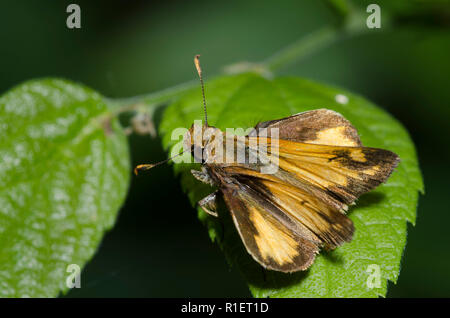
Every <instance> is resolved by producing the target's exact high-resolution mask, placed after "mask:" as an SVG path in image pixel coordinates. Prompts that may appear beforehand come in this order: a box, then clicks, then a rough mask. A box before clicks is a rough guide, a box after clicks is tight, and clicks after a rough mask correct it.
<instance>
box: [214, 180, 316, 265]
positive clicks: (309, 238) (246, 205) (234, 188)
mask: <svg viewBox="0 0 450 318" xmlns="http://www.w3.org/2000/svg"><path fill="white" fill-rule="evenodd" d="M221 191H222V193H223V196H224V201H225V203H226V205H227V207H228V209H229V210H230V212H231V215H232V219H233V222H234V224H235V226H236V228H237V230H238V232H239V235H240V236H241V239H242V241H243V243H244V245H245V247H246V249H247V251H248V253H249V254H250V255H252V257H253V258H254V259H255V260H256V261H257V262H258V263H260V264H261V265H262V266H263V267H265V268H267V269H271V270H277V271H281V272H295V271H299V270H305V269H307V268H308V267H309V266H311V264H312V263H313V262H314V258H315V255H316V254H317V253H318V251H319V249H318V245H319V244H320V240H319V239H318V238H317V237H316V236H315V235H314V234H313V233H312V232H311V231H309V230H308V229H307V228H306V227H304V226H303V225H302V224H301V223H299V222H297V221H296V220H295V219H293V218H292V217H291V216H290V215H289V214H286V213H284V212H283V211H282V210H280V209H279V208H278V207H277V206H276V205H274V204H273V203H272V202H271V201H270V200H267V198H266V197H265V196H264V195H263V194H262V193H260V192H259V191H257V190H255V189H253V188H251V187H250V186H249V184H246V183H245V182H240V181H238V180H236V179H234V178H228V180H227V183H224V184H222V186H221Z"/></svg>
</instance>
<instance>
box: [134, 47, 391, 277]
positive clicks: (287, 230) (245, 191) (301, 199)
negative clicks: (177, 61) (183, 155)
mask: <svg viewBox="0 0 450 318" xmlns="http://www.w3.org/2000/svg"><path fill="white" fill-rule="evenodd" d="M194 62H195V66H196V68H197V72H198V75H199V78H200V82H201V88H202V95H203V106H204V114H205V123H204V124H203V125H200V126H199V125H195V124H193V125H192V126H191V128H190V129H189V131H188V132H187V133H186V136H185V138H184V142H185V146H186V149H188V151H190V152H191V153H192V154H193V156H194V158H196V160H197V161H199V162H202V168H201V170H192V171H191V172H192V174H193V176H194V177H195V178H196V179H198V180H199V181H201V182H204V183H207V184H210V185H212V186H215V187H217V191H215V192H213V193H211V194H210V195H208V196H206V197H205V198H204V199H202V200H200V201H199V202H198V204H199V206H200V207H201V208H202V209H203V210H204V211H205V212H206V213H208V214H210V215H212V216H215V217H218V213H217V209H218V204H217V203H218V199H219V197H220V196H222V197H223V200H224V201H225V204H226V206H227V208H228V210H229V212H230V213H231V216H232V219H233V222H234V224H235V226H236V229H237V231H238V233H239V235H240V237H241V239H242V242H243V244H244V245H245V248H246V250H247V252H248V253H249V254H250V255H251V256H252V257H253V259H254V260H255V261H257V262H258V263H259V264H260V265H261V266H263V267H264V268H266V269H270V270H275V271H280V272H296V271H303V270H306V269H308V268H309V267H310V266H311V265H312V264H313V262H314V259H315V257H316V255H317V254H318V253H319V251H320V249H321V248H326V249H328V250H332V249H335V248H337V247H339V246H341V245H342V244H343V243H345V242H349V241H351V240H352V236H353V233H354V231H355V228H354V225H353V222H352V221H351V219H350V218H348V217H347V216H346V211H347V210H348V207H349V205H352V204H354V202H355V200H356V199H357V198H358V197H359V196H361V195H362V194H363V193H366V192H368V191H370V190H372V189H374V188H376V187H377V186H378V185H380V184H381V183H383V182H385V181H386V180H387V179H388V178H389V176H390V175H391V173H392V172H393V170H394V168H395V167H396V166H397V165H398V163H399V157H398V155H396V154H395V153H393V152H391V151H389V150H384V149H378V148H370V147H364V146H363V145H362V143H361V140H360V138H359V136H358V132H357V130H356V129H355V127H353V125H352V124H351V123H350V122H349V121H348V120H346V119H345V118H344V117H343V116H342V115H340V114H339V113H337V112H335V111H332V110H328V109H317V110H312V111H306V112H303V113H299V114H295V115H292V116H289V117H286V118H282V119H276V120H271V121H266V122H260V123H258V124H257V125H256V126H255V127H254V128H253V129H252V130H251V131H250V132H249V133H248V134H247V135H246V136H243V137H239V136H228V135H227V134H225V133H223V132H222V131H220V130H219V129H217V128H215V127H213V126H209V125H208V119H207V113H206V100H205V93H204V83H203V78H202V70H201V67H200V62H199V55H197V56H195V58H194ZM274 107H276V105H274ZM199 131H200V134H199V133H198V132H199ZM196 132H197V135H200V136H201V138H197V137H196V136H195V135H196ZM207 132H209V133H207ZM230 144H231V145H233V147H231V150H229V149H227V148H226V147H225V146H224V145H230ZM261 145H262V146H261ZM261 147H262V148H264V150H265V151H261V149H262V148H261ZM219 150H220V151H219ZM239 152H240V153H243V155H244V159H243V160H237V159H236V158H237V156H238V153H239ZM219 153H220V154H221V155H220V156H219V155H218V154H219ZM224 156H225V157H227V160H223V158H224ZM252 156H253V159H255V158H256V159H255V160H250V159H249V158H252ZM229 157H230V158H231V160H228V158H229ZM168 160H170V159H168ZM166 161H167V160H165V161H164V162H166ZM161 163H162V162H161ZM158 164H160V163H158ZM158 164H144V165H138V166H137V167H136V169H135V172H136V173H137V172H138V171H141V170H147V169H150V168H152V167H154V166H156V165H158ZM274 167H275V169H269V168H274ZM265 170H266V171H268V172H267V173H265V172H264V171H265Z"/></svg>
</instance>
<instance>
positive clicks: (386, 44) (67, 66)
mask: <svg viewBox="0 0 450 318" xmlns="http://www.w3.org/2000/svg"><path fill="white" fill-rule="evenodd" d="M370 2H371V1H357V3H358V7H359V8H360V10H361V13H363V14H365V15H368V14H367V13H365V6H366V5H367V4H368V3H370ZM69 3H73V1H23V0H20V1H5V0H4V1H2V2H1V3H0V43H1V44H0V45H1V57H2V58H1V59H0V70H1V71H0V91H1V92H2V93H3V92H5V91H7V90H8V89H9V88H11V87H12V86H14V85H17V84H19V83H21V82H22V81H25V80H27V79H30V78H36V77H46V76H52V77H53V76H56V77H64V78H68V79H71V80H75V81H79V82H81V83H84V84H86V85H88V86H90V87H92V88H94V89H96V90H98V91H99V92H101V93H102V94H104V95H105V96H108V97H127V96H133V95H136V94H143V93H148V92H152V91H157V90H160V89H164V88H167V87H170V86H173V85H176V84H178V83H182V82H185V81H189V80H192V79H195V78H196V74H195V71H194V68H193V65H192V57H193V56H194V54H196V53H201V54H202V65H203V68H204V72H205V75H206V77H208V76H211V75H214V74H219V73H220V72H221V71H222V69H223V67H224V66H226V65H229V64H231V63H235V62H240V61H253V62H258V61H261V60H263V59H265V58H266V57H268V56H270V55H272V54H274V53H275V52H277V51H278V50H280V49H282V48H283V47H285V46H286V45H289V44H290V43H292V42H293V41H296V40H297V39H299V38H300V37H302V36H306V35H308V34H310V33H311V32H313V31H314V30H317V29H319V28H321V27H323V26H326V25H332V24H333V23H336V22H337V20H338V19H337V17H336V14H335V12H334V11H333V10H332V9H330V7H329V6H328V5H327V4H326V3H325V1H317V0H310V1H298V0H289V1H276V2H275V1H268V0H264V1H262V0H250V1H248V0H247V1H234V0H233V1H221V2H219V1H200V0H195V1H180V0H179V1H164V2H163V1H137V0H132V1H131V0H128V1H125V0H122V1H120V0H109V1H106V0H103V1H77V2H75V3H78V4H79V5H80V7H81V24H82V28H81V29H73V30H70V29H68V28H67V27H66V18H67V16H68V14H67V13H66V7H67V5H68V4H69ZM355 3H356V1H355ZM377 3H378V4H379V5H380V6H381V9H382V16H383V15H386V16H389V17H391V19H392V23H391V25H390V26H387V25H386V26H385V25H382V28H381V29H380V30H370V31H368V32H365V33H364V34H362V35H359V36H355V37H350V38H346V39H343V40H340V41H336V42H335V43H333V44H332V45H331V46H328V47H325V48H323V49H321V50H318V51H317V52H314V54H311V55H310V56H308V57H307V58H305V59H303V60H302V61H301V62H299V63H297V64H295V65H294V66H291V67H287V68H285V69H283V70H281V71H280V72H278V73H277V74H289V75H296V76H301V77H305V78H309V79H313V80H317V81H321V82H324V83H328V84H332V85H335V86H341V87H343V88H345V89H348V90H351V91H354V92H356V93H359V94H361V95H363V96H365V97H366V98H368V99H369V100H372V101H373V102H375V103H377V104H378V105H380V106H381V107H384V108H385V109H387V110H388V111H389V112H390V113H391V114H393V116H395V117H396V118H397V119H399V120H400V121H401V122H402V123H403V124H404V125H405V126H406V127H407V129H408V130H409V132H410V134H411V135H412V138H413V139H414V141H415V144H416V146H417V151H418V154H419V160H420V165H421V168H422V172H423V175H424V179H425V189H426V195H425V196H422V197H421V198H420V201H419V208H418V218H417V224H416V226H415V227H413V226H412V225H410V226H409V232H408V243H407V247H406V250H405V253H404V258H403V260H402V270H401V273H400V278H399V281H398V283H397V285H394V284H392V283H390V288H389V291H388V295H387V296H388V297H450V271H449V269H450V248H449V243H450V237H449V230H448V226H449V224H450V209H449V207H448V206H449V204H448V202H447V200H448V198H447V195H448V191H449V180H450V173H449V169H448V167H447V164H448V162H449V159H450V151H449V148H450V147H449V146H448V138H449V136H450V134H449V132H450V87H449V86H450V9H449V5H448V1H406V0H405V1H388V0H385V1H378V2H377ZM199 106H200V104H199ZM324 107H326V105H324ZM199 111H200V108H199ZM130 148H131V156H132V160H133V163H141V162H149V161H152V162H153V161H157V160H161V159H164V158H165V156H166V154H165V153H164V151H163V150H162V148H161V145H160V141H159V140H158V139H151V138H150V137H148V136H136V135H132V136H131V137H130ZM130 173H131V170H130ZM67 296H68V297H108V296H109V297H170V296H190V297H215V296H225V297H232V296H233V297H234V296H250V293H249V291H248V289H247V287H246V284H245V282H244V281H243V280H242V279H241V277H240V274H239V273H238V271H237V270H236V269H234V268H231V269H230V268H229V266H228V264H227V263H226V261H225V258H224V256H223V255H222V253H221V252H220V250H219V249H218V248H217V246H215V245H214V244H212V243H211V241H210V240H209V237H208V235H207V232H206V230H205V229H204V227H203V226H202V225H201V224H200V222H199V221H198V220H197V217H196V211H195V210H194V209H193V208H192V207H191V206H190V204H189V202H188V200H187V198H186V197H185V196H184V194H183V193H182V192H181V189H180V186H179V183H178V181H177V180H176V178H175V177H174V175H173V173H172V168H171V167H170V166H168V165H166V166H162V167H160V168H158V169H155V170H154V171H152V175H151V177H147V178H138V179H137V178H133V180H132V184H131V187H130V190H129V194H128V197H127V200H126V203H125V205H124V207H123V208H122V210H121V211H120V214H119V217H118V221H117V224H116V226H115V227H114V229H113V230H112V231H111V232H109V233H107V235H106V236H105V238H104V240H103V242H102V244H101V246H100V248H99V250H98V253H97V255H96V256H95V257H94V258H93V259H92V260H91V261H90V262H89V264H88V265H87V266H86V268H85V269H84V271H83V273H82V288H81V289H75V290H71V291H70V292H69V293H68V295H67Z"/></svg>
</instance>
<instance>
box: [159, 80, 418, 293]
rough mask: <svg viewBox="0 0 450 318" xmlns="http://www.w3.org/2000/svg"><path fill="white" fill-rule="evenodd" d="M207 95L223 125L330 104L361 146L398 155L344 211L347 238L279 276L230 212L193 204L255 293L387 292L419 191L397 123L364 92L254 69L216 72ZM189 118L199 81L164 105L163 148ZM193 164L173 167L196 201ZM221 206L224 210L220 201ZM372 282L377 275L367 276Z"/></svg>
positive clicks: (195, 108) (211, 112)
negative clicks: (383, 178)
mask: <svg viewBox="0 0 450 318" xmlns="http://www.w3.org/2000/svg"><path fill="white" fill-rule="evenodd" d="M206 94H207V102H208V121H209V123H210V125H213V126H215V127H218V128H220V129H222V130H224V129H225V128H227V127H230V128H237V127H242V128H248V127H253V126H254V125H255V124H256V123H257V122H259V121H265V120H271V119H277V118H282V117H285V116H289V115H292V114H296V113H299V112H303V111H306V110H312V109H318V108H328V109H332V110H335V111H337V112H339V113H341V114H342V115H344V116H345V117H346V118H347V119H348V120H350V121H351V122H352V123H353V124H354V125H355V127H356V128H357V129H358V131H359V133H360V136H361V139H362V142H363V144H364V145H366V146H371V147H380V148H385V149H389V150H392V151H394V152H396V153H397V154H398V155H399V156H400V158H401V160H402V161H401V163H400V165H399V166H398V168H397V169H396V171H395V172H394V173H393V175H392V176H391V178H390V179H389V181H388V182H387V183H386V184H384V185H382V186H380V187H378V188H377V189H376V190H374V191H372V192H370V193H368V194H365V195H363V196H362V197H361V198H360V199H359V200H358V202H357V204H356V206H354V207H353V208H352V209H350V211H349V213H348V214H349V216H350V218H351V219H352V220H353V222H354V224H355V227H356V231H355V235H354V239H353V240H352V242H350V243H347V244H344V245H343V246H342V247H339V248H337V249H336V250H334V251H332V252H324V251H322V253H321V254H320V256H318V257H317V259H316V261H315V263H314V264H313V265H312V267H311V268H310V269H309V270H308V271H306V272H298V273H294V274H283V273H278V272H274V271H267V270H263V268H262V267H261V266H260V265H258V264H257V263H256V262H255V261H254V260H253V259H252V258H251V257H250V256H249V254H248V253H246V251H245V249H244V247H243V244H242V243H241V242H240V239H239V237H238V235H237V234H236V232H237V231H236V230H235V228H234V226H233V224H232V222H231V221H230V217H229V213H227V212H225V213H224V212H221V213H219V215H220V218H219V219H216V218H214V217H211V216H209V215H207V214H205V213H204V212H203V211H202V210H201V209H198V215H199V218H200V220H202V222H204V223H205V224H206V225H207V227H208V230H209V233H210V236H211V238H212V240H215V241H217V242H218V244H219V245H220V247H221V248H222V250H223V251H224V252H225V255H226V257H227V259H228V261H229V263H230V264H232V265H234V264H236V265H237V266H238V267H239V269H240V271H241V272H242V274H243V276H244V278H245V279H246V281H247V282H248V285H249V288H250V290H251V292H252V294H253V295H254V296H255V297H268V296H270V297H377V296H380V295H381V296H384V295H386V291H387V280H390V281H393V282H396V281H397V279H398V275H399V271H400V260H401V257H402V253H403V250H404V247H405V244H406V226H407V222H411V223H414V222H415V217H416V206H417V200H418V190H419V191H422V190H423V184H422V178H421V174H420V171H419V167H418V163H417V157H416V154H415V149H414V145H413V143H412V142H411V139H410V137H409V136H408V133H407V132H406V130H405V129H404V128H403V127H402V125H401V124H400V123H399V122H398V121H397V120H395V119H394V118H392V117H391V116H389V115H388V114H387V113H386V112H385V111H383V110H382V109H380V108H379V107H377V106H375V105H373V104H372V103H370V102H369V101H367V100H365V99H364V98H362V97H359V96H357V95H355V94H351V93H349V92H346V91H344V90H342V89H337V88H332V87H328V86H324V85H320V84H316V83H313V82H310V81H307V80H304V79H300V78H290V77H283V78H275V79H272V80H269V79H265V78H262V77H260V76H258V75H254V74H241V75H237V76H230V77H222V78H219V79H216V80H214V81H211V82H207V84H206ZM339 95H343V96H344V97H342V96H341V97H337V96H339ZM338 101H341V103H339V102H338ZM345 101H347V102H345ZM342 102H343V103H342ZM194 119H202V107H201V95H200V87H199V88H198V89H195V90H192V91H190V92H188V93H186V94H185V95H184V96H183V97H181V98H180V99H179V100H177V101H176V102H175V103H174V104H172V105H170V106H169V107H168V108H167V109H166V111H165V113H164V115H163V118H162V121H161V124H160V127H159V131H160V133H161V134H162V136H163V145H164V146H165V148H166V149H169V148H171V147H172V146H173V145H174V144H175V143H177V142H178V140H171V132H172V130H173V129H175V128H177V127H190V125H191V123H192V122H193V121H194ZM193 167H197V168H198V165H197V166H195V165H192V164H176V165H174V168H175V171H176V173H177V174H178V175H179V176H180V178H181V182H182V186H183V188H184V190H185V191H186V192H187V194H188V196H189V198H190V201H191V202H192V204H195V203H196V202H197V201H198V200H200V199H201V198H202V197H203V196H205V195H206V194H208V193H210V192H212V188H210V187H209V186H207V185H204V184H201V183H200V182H198V181H197V180H195V179H194V178H193V177H192V176H191V175H190V172H189V171H190V169H191V168H193ZM221 210H222V211H223V210H224V209H223V203H222V209H221ZM371 264H375V265H376V266H378V267H377V268H379V270H380V286H379V287H378V288H377V286H376V285H375V286H373V285H372V286H373V288H369V287H368V284H367V281H368V279H369V274H370V273H369V272H367V270H368V269H373V267H369V266H370V265H371ZM370 282H374V283H376V280H375V281H372V279H371V278H370Z"/></svg>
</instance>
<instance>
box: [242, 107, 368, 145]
mask: <svg viewBox="0 0 450 318" xmlns="http://www.w3.org/2000/svg"><path fill="white" fill-rule="evenodd" d="M262 128H267V129H268V135H267V136H268V137H270V128H278V131H279V135H278V137H277V138H279V139H283V140H290V141H297V142H303V143H312V144H321V145H333V146H350V147H361V146H362V144H361V140H360V139H359V136H358V132H357V130H356V128H355V127H353V125H352V124H351V123H350V122H349V121H348V120H347V119H345V118H344V116H342V115H341V114H339V113H337V112H335V111H332V110H329V109H316V110H311V111H306V112H303V113H299V114H296V115H292V116H289V117H286V118H282V119H277V120H271V121H266V122H262V123H259V124H258V125H256V127H255V128H254V129H253V130H252V131H251V132H250V133H249V134H248V136H250V137H256V136H258V135H259V132H260V130H261V129H262Z"/></svg>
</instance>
